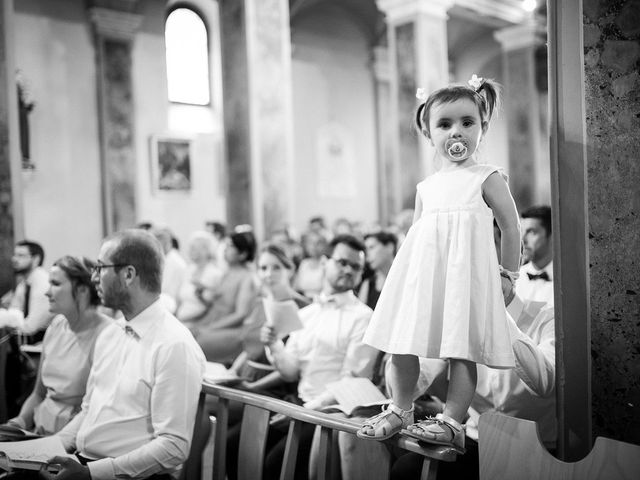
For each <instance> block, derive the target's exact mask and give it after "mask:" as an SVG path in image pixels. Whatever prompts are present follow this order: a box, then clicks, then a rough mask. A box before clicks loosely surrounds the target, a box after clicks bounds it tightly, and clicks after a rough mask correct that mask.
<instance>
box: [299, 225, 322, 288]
mask: <svg viewBox="0 0 640 480" xmlns="http://www.w3.org/2000/svg"><path fill="white" fill-rule="evenodd" d="M327 245H328V241H327V238H326V237H325V236H324V235H323V234H322V233H319V232H316V231H310V232H307V233H306V234H305V236H304V238H303V243H302V246H303V249H304V253H305V258H303V259H302V261H301V262H300V266H299V267H298V271H297V273H296V276H295V282H294V287H295V289H296V290H297V291H299V292H301V293H302V294H303V295H305V296H306V297H308V298H313V297H314V296H316V295H318V294H319V293H320V291H321V290H322V285H323V280H324V266H323V265H322V257H323V256H324V255H325V252H326V250H327Z"/></svg>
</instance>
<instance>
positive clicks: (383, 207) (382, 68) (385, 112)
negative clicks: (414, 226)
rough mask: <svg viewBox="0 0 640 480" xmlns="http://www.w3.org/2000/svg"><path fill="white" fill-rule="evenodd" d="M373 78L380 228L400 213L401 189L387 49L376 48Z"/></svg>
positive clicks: (374, 50)
mask: <svg viewBox="0 0 640 480" xmlns="http://www.w3.org/2000/svg"><path fill="white" fill-rule="evenodd" d="M372 69H373V77H374V81H375V93H376V130H377V160H378V217H379V219H380V224H381V225H388V224H389V222H390V221H391V219H392V218H393V214H394V213H395V212H397V211H398V205H397V199H396V198H394V195H393V193H394V192H395V191H397V190H398V189H399V186H398V184H397V181H398V175H399V172H398V170H397V168H395V167H396V166H397V165H395V164H394V162H393V151H392V148H391V137H392V135H391V133H392V125H393V124H392V123H391V122H390V121H389V118H390V116H391V87H390V83H389V80H390V71H389V50H388V49H387V48H386V47H375V48H374V49H373V62H372Z"/></svg>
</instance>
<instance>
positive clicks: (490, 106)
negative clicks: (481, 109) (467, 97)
mask: <svg viewBox="0 0 640 480" xmlns="http://www.w3.org/2000/svg"><path fill="white" fill-rule="evenodd" d="M500 90H501V88H500V84H499V83H498V82H496V81H494V80H491V79H486V80H484V81H483V82H482V84H481V85H480V87H479V88H478V89H477V90H476V92H477V93H478V94H479V95H482V96H483V97H484V100H485V106H486V109H487V122H488V121H490V120H491V117H492V116H493V113H494V112H495V111H496V110H498V109H499V108H500V100H501V98H500V97H501V95H500Z"/></svg>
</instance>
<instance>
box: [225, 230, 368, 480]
mask: <svg viewBox="0 0 640 480" xmlns="http://www.w3.org/2000/svg"><path fill="white" fill-rule="evenodd" d="M364 250H365V249H364V245H363V244H362V242H361V241H360V240H358V239H357V238H356V237H354V236H352V235H348V234H344V235H337V236H336V237H334V238H333V240H332V241H331V243H330V244H329V248H328V251H327V257H326V258H324V259H323V266H324V285H323V289H322V292H321V293H320V295H319V296H318V297H317V298H315V299H314V301H313V303H312V304H311V305H309V306H307V307H305V308H303V309H301V310H300V312H299V315H300V320H301V321H302V324H303V328H302V329H301V330H298V331H295V332H293V333H291V335H290V336H289V340H288V341H287V343H286V345H285V344H283V342H282V341H281V340H279V339H277V338H276V337H275V334H274V331H273V329H272V328H271V327H269V326H266V327H264V328H263V330H262V332H261V340H262V341H263V343H264V344H265V345H266V346H267V351H268V354H269V356H270V358H271V359H272V361H273V363H274V365H275V367H276V368H277V369H278V371H279V372H280V373H281V374H282V376H283V377H284V378H285V379H287V380H299V382H298V397H299V399H298V400H299V403H300V404H302V405H304V406H305V407H307V408H311V409H314V410H319V409H321V408H322V407H324V406H327V405H331V404H335V403H336V400H335V398H334V397H333V395H332V394H331V393H330V392H329V391H328V390H327V389H326V386H327V384H329V383H331V382H334V381H337V380H340V379H341V378H343V377H348V376H357V377H368V378H370V377H371V375H372V371H373V365H374V363H375V359H376V357H377V354H378V351H377V350H376V349H374V348H372V347H370V346H368V345H365V344H364V343H362V337H363V335H364V332H365V330H366V328H367V325H368V324H369V319H370V318H371V314H372V310H371V309H370V308H369V307H367V306H366V305H365V304H364V303H363V302H361V301H360V300H359V299H358V298H357V297H356V295H355V294H354V291H353V290H354V288H355V287H356V286H357V285H358V284H359V283H360V280H361V277H362V270H363V268H364V257H365V254H364ZM309 427H310V428H306V429H305V428H303V432H302V435H301V439H300V449H299V455H298V460H297V462H296V478H306V476H307V468H308V461H309V454H310V448H311V441H312V437H313V428H312V426H310V425H309ZM280 433H281V432H277V431H274V429H271V431H270V433H269V435H271V436H276V435H279V434H280ZM269 441H270V443H271V442H272V437H270V440H269ZM285 441H286V434H282V435H281V438H280V440H279V441H278V442H277V443H276V444H275V446H274V447H273V448H271V449H270V451H269V453H268V454H267V456H266V458H265V471H264V478H265V479H269V478H278V477H279V474H280V467H281V465H282V458H283V455H284V448H285ZM227 465H230V463H229V462H227ZM230 478H233V477H230Z"/></svg>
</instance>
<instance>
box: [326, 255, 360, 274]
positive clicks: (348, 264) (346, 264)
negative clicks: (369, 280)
mask: <svg viewBox="0 0 640 480" xmlns="http://www.w3.org/2000/svg"><path fill="white" fill-rule="evenodd" d="M331 260H333V261H334V262H336V263H337V264H338V265H340V267H341V268H347V267H351V269H352V270H353V271H354V272H359V271H361V270H362V268H363V267H362V265H360V264H359V263H357V262H350V261H349V260H347V259H346V258H333V257H331Z"/></svg>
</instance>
